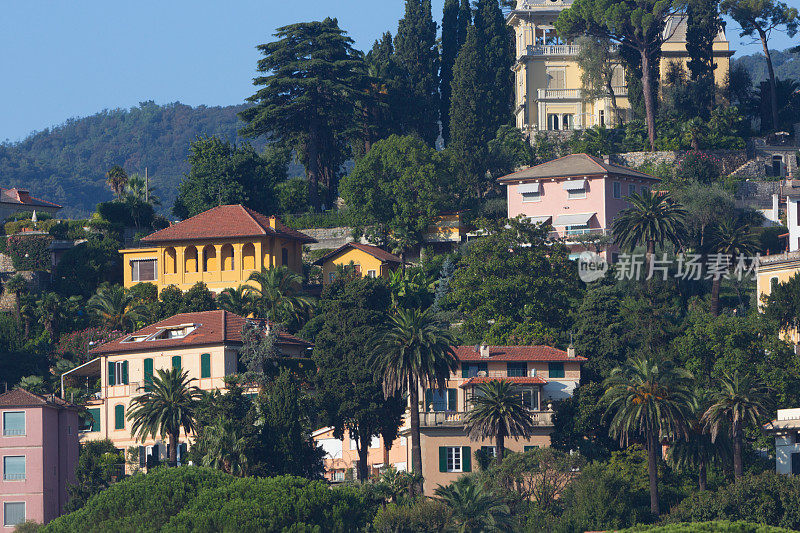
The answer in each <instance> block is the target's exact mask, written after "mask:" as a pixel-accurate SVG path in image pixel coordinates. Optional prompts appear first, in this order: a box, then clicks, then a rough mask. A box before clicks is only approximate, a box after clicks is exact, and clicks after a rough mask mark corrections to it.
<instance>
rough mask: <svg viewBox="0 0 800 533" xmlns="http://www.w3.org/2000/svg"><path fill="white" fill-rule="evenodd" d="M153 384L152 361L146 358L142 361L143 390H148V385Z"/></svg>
mask: <svg viewBox="0 0 800 533" xmlns="http://www.w3.org/2000/svg"><path fill="white" fill-rule="evenodd" d="M152 383H153V360H152V359H151V358H149V357H148V358H147V359H145V360H144V388H145V390H150V385H151V384H152Z"/></svg>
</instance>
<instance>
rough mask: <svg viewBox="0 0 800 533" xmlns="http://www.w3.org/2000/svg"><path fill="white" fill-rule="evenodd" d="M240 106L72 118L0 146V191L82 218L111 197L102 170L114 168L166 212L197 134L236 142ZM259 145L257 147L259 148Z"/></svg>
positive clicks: (150, 106) (151, 108)
mask: <svg viewBox="0 0 800 533" xmlns="http://www.w3.org/2000/svg"><path fill="white" fill-rule="evenodd" d="M244 107H245V106H244V105H237V106H227V107H206V106H198V107H195V108H193V107H190V106H187V105H183V104H181V103H177V102H176V103H172V104H166V105H163V106H161V105H157V104H156V103H154V102H152V101H149V102H142V103H141V104H139V106H138V107H133V108H131V109H128V110H126V109H113V110H108V111H102V112H100V113H97V114H95V115H92V116H89V117H85V118H79V119H70V120H68V121H66V122H65V123H64V124H61V125H59V126H55V127H53V128H50V129H45V130H44V131H41V132H37V133H33V134H31V135H30V136H29V137H27V138H26V139H25V140H23V141H21V142H19V143H14V144H0V174H2V175H3V176H8V177H12V176H13V181H11V182H8V183H5V184H4V186H5V187H11V186H17V187H24V188H25V189H29V190H30V191H31V194H33V195H34V196H36V197H39V198H43V199H45V200H49V201H51V202H55V203H57V204H61V205H63V206H64V208H63V209H62V210H61V211H59V215H60V216H65V217H86V216H88V215H90V214H91V213H92V212H93V211H94V208H95V204H97V203H98V202H99V201H108V200H111V198H112V193H111V190H110V189H108V188H107V187H106V185H105V179H106V178H105V173H106V171H107V170H108V169H109V167H110V166H111V165H113V164H114V163H118V164H124V165H125V167H126V168H127V169H128V171H129V172H133V171H136V172H140V173H141V174H144V169H145V167H147V168H148V173H149V176H150V185H151V186H152V187H155V189H156V190H157V191H158V194H159V196H160V197H161V200H162V202H163V206H164V208H163V209H164V210H165V211H166V208H167V207H169V206H171V205H172V202H173V200H174V199H175V195H176V194H177V192H178V191H177V189H176V187H177V184H178V183H179V182H180V180H181V178H182V176H183V174H184V173H185V172H187V171H188V170H189V165H188V164H187V161H186V153H187V151H188V149H189V144H190V143H191V142H192V141H194V140H195V139H196V138H197V137H199V136H202V135H218V136H220V137H222V138H224V139H226V140H228V141H231V142H235V141H236V140H237V134H236V130H237V128H238V127H239V126H240V125H241V124H240V122H239V120H238V118H237V117H236V113H238V112H239V111H241V110H242V109H244ZM263 146H264V143H263V142H261V143H258V144H257V146H256V148H257V149H259V150H260V149H261V148H263Z"/></svg>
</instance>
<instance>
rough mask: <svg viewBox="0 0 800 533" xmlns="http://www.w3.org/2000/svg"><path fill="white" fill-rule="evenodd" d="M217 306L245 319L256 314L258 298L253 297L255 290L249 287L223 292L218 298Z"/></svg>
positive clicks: (244, 286) (239, 287)
mask: <svg viewBox="0 0 800 533" xmlns="http://www.w3.org/2000/svg"><path fill="white" fill-rule="evenodd" d="M217 305H218V306H219V308H220V309H224V310H225V311H228V312H229V313H233V314H235V315H239V316H243V317H248V316H250V315H254V314H255V313H256V298H255V297H254V295H253V288H252V287H249V286H247V285H239V286H238V287H236V288H235V289H233V288H227V289H225V290H223V291H222V292H220V293H219V296H217Z"/></svg>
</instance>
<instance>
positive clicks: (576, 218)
mask: <svg viewBox="0 0 800 533" xmlns="http://www.w3.org/2000/svg"><path fill="white" fill-rule="evenodd" d="M595 214H596V213H575V214H574V215H558V216H557V217H556V223H555V225H556V226H581V225H583V224H588V223H589V221H590V220H591V219H592V217H593V216H594V215H595Z"/></svg>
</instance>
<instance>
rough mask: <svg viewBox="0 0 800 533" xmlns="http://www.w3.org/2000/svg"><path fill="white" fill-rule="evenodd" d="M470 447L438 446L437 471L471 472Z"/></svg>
mask: <svg viewBox="0 0 800 533" xmlns="http://www.w3.org/2000/svg"><path fill="white" fill-rule="evenodd" d="M471 455H472V448H471V447H469V446H439V472H472V457H471Z"/></svg>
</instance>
